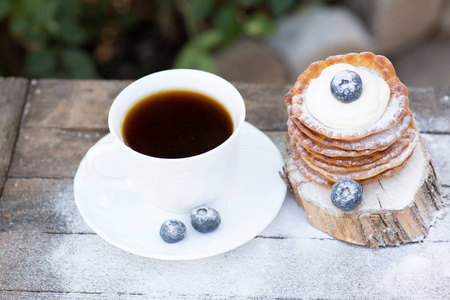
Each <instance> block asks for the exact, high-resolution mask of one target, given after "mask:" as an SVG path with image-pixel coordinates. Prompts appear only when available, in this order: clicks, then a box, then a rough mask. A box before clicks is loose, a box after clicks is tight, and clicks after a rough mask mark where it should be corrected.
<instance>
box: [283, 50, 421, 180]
mask: <svg viewBox="0 0 450 300" xmlns="http://www.w3.org/2000/svg"><path fill="white" fill-rule="evenodd" d="M337 63H347V64H351V65H353V66H355V67H361V68H365V69H366V70H368V71H369V72H371V73H373V74H375V75H377V76H380V77H382V78H383V79H384V80H385V81H386V83H387V84H388V86H389V89H390V96H389V97H390V98H389V102H388V105H387V108H386V110H385V112H384V114H383V115H382V116H381V118H380V119H379V120H378V121H377V122H375V123H374V124H372V125H369V126H367V127H366V128H360V129H334V128H330V127H327V126H325V125H324V124H322V123H321V122H319V121H318V120H317V119H315V118H314V117H313V116H312V115H311V114H310V113H309V111H308V108H307V106H306V103H305V95H306V90H307V89H308V85H309V83H310V81H311V80H312V79H314V78H317V77H318V76H319V75H320V73H321V72H322V70H324V69H325V68H326V67H328V66H330V65H333V64H337ZM285 102H286V106H287V110H288V114H289V119H288V133H289V136H290V140H291V141H290V142H291V143H290V150H291V156H292V158H293V159H294V161H295V164H296V166H297V168H298V169H299V171H300V172H301V173H302V174H303V175H304V176H305V177H306V178H308V179H311V180H313V181H315V182H317V183H319V184H322V185H326V186H332V185H333V184H334V183H336V182H337V181H339V180H342V179H354V180H356V181H358V182H359V183H361V184H362V183H366V182H370V181H374V180H377V179H379V178H382V177H387V176H391V175H393V174H394V173H395V171H396V170H398V169H399V168H401V167H402V166H403V165H404V164H405V162H406V161H407V160H408V158H409V157H410V156H411V154H412V153H413V150H414V148H415V145H416V143H417V141H418V138H419V135H418V133H417V129H416V126H415V122H414V118H413V116H412V114H411V112H410V111H409V108H408V105H409V100H408V91H407V89H406V87H405V85H403V84H402V83H401V82H400V81H399V79H398V77H397V76H396V75H395V70H394V68H393V66H392V64H391V62H390V61H389V60H388V59H387V58H385V57H384V56H378V55H374V54H373V53H370V52H364V53H359V54H354V53H353V54H347V55H339V56H333V57H330V58H328V59H327V60H325V61H320V62H316V63H313V64H311V66H310V67H309V68H308V69H307V70H306V71H305V72H303V73H302V74H301V75H300V76H299V77H298V79H297V82H296V84H295V85H294V87H293V88H292V89H291V91H289V93H288V94H287V95H286V96H285Z"/></svg>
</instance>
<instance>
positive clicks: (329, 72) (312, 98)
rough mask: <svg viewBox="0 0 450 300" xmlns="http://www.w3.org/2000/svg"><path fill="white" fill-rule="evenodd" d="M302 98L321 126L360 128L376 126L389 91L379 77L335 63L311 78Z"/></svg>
mask: <svg viewBox="0 0 450 300" xmlns="http://www.w3.org/2000/svg"><path fill="white" fill-rule="evenodd" d="M355 74H356V75H355ZM303 96H304V101H305V103H306V107H307V108H308V111H309V113H310V114H311V115H312V116H313V117H314V118H315V119H316V120H318V121H319V122H321V123H322V124H323V125H325V126H327V127H329V128H333V129H362V128H365V127H368V126H371V125H373V124H375V123H376V122H377V121H378V120H379V119H380V117H381V116H382V115H383V114H384V112H385V110H386V107H387V106H388V103H389V99H390V89H389V85H388V84H387V83H386V81H385V80H384V79H383V78H382V77H380V76H379V75H378V74H376V73H374V72H372V71H370V70H368V69H365V68H363V67H355V66H353V65H350V64H346V63H338V64H335V65H330V66H328V67H326V68H325V69H324V70H323V71H322V73H321V74H320V75H319V76H318V77H317V78H314V79H312V80H311V81H310V83H309V86H308V88H307V90H306V92H305V94H304V95H303Z"/></svg>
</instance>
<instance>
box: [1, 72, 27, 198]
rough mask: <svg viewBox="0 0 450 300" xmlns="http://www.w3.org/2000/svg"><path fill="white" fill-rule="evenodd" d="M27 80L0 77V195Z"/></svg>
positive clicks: (21, 110)
mask: <svg viewBox="0 0 450 300" xmlns="http://www.w3.org/2000/svg"><path fill="white" fill-rule="evenodd" d="M27 87H28V81H27V80H26V79H23V78H0V91H1V92H0V196H1V195H2V191H3V185H4V183H5V179H6V174H7V172H8V168H9V164H10V160H11V156H12V152H13V149H14V145H15V142H16V137H17V132H18V130H19V123H20V120H21V118H22V112H23V107H24V104H25V96H26V93H27Z"/></svg>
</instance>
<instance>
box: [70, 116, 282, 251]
mask: <svg viewBox="0 0 450 300" xmlns="http://www.w3.org/2000/svg"><path fill="white" fill-rule="evenodd" d="M240 138H241V140H240V141H239V146H238V147H239V148H238V149H239V150H238V151H239V153H238V155H239V156H238V157H239V159H238V161H239V162H238V171H237V175H236V176H235V178H234V179H233V183H232V184H231V185H230V187H229V188H228V189H227V191H226V192H225V193H224V195H223V196H222V197H221V198H219V199H218V200H216V201H215V202H214V203H212V204H211V207H214V208H215V209H216V210H217V211H218V212H219V213H220V215H221V218H222V223H221V224H220V226H219V228H218V229H217V230H216V231H214V232H212V233H207V234H202V233H199V232H196V231H195V230H194V229H193V228H192V226H191V224H190V221H189V220H190V218H189V214H177V213H172V212H167V211H165V210H163V209H161V208H159V207H157V206H154V205H152V204H151V203H148V202H146V201H143V200H142V199H141V196H140V195H138V194H136V193H134V192H131V191H126V190H119V189H111V188H106V187H102V186H101V185H99V184H98V183H97V184H96V183H94V181H93V180H90V178H89V176H88V174H87V173H86V172H85V171H84V170H85V168H83V167H82V165H83V164H84V159H83V160H82V161H81V164H80V167H79V168H78V171H77V173H76V175H75V179H74V194H75V202H76V205H77V207H78V209H79V211H80V213H81V215H82V217H83V218H84V220H85V221H86V223H87V224H88V225H89V227H91V228H92V230H94V231H95V232H96V233H97V234H98V235H99V236H100V237H102V238H103V239H104V240H106V241H107V242H109V243H111V244H113V245H114V246H117V247H119V248H121V249H123V250H125V251H128V252H131V253H134V254H137V255H141V256H145V257H150V258H156V259H167V260H187V259H197V258H203V257H209V256H213V255H217V254H220V253H224V252H226V251H229V250H232V249H234V248H236V247H239V246H241V245H242V244H244V243H246V242H247V241H249V240H251V239H253V238H254V237H255V236H256V235H258V234H259V233H260V232H261V231H262V230H264V228H266V227H267V226H268V225H269V224H270V223H271V222H272V220H273V219H274V218H275V216H276V215H277V214H278V211H279V210H280V208H281V205H282V204H283V201H284V198H285V195H286V184H285V183H284V181H283V180H282V179H281V178H280V175H279V172H280V171H281V170H282V166H283V164H284V162H283V159H282V157H281V154H280V152H279V151H278V149H277V148H276V146H275V145H274V144H273V143H272V141H271V140H270V139H269V138H268V137H267V136H266V135H265V134H264V133H262V132H261V131H259V130H258V129H257V128H255V127H254V126H253V125H251V124H249V123H245V124H244V126H243V128H242V132H241V137H240ZM110 139H112V136H111V135H110V134H108V135H106V136H105V137H104V138H102V139H101V140H100V141H99V142H98V143H103V142H107V141H109V140H110ZM98 143H97V144H98ZM95 146H96V145H94V147H95ZM168 219H178V220H181V221H182V222H184V224H185V225H186V228H187V234H186V237H185V238H184V240H182V241H181V242H178V243H175V244H168V243H166V242H164V241H163V240H162V239H161V238H160V236H159V229H160V226H161V224H162V223H163V222H164V221H166V220H168Z"/></svg>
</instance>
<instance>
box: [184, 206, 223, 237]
mask: <svg viewBox="0 0 450 300" xmlns="http://www.w3.org/2000/svg"><path fill="white" fill-rule="evenodd" d="M220 222H221V219H220V215H219V213H218V212H217V210H215V209H214V208H212V207H199V208H196V209H194V210H193V211H192V213H191V224H192V227H194V229H195V230H197V231H198V232H201V233H208V232H213V231H214V230H216V229H217V228H218V227H219V225H220Z"/></svg>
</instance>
